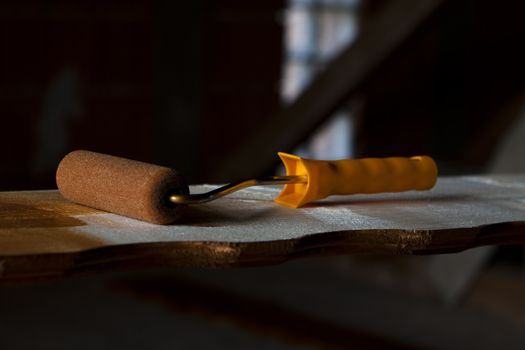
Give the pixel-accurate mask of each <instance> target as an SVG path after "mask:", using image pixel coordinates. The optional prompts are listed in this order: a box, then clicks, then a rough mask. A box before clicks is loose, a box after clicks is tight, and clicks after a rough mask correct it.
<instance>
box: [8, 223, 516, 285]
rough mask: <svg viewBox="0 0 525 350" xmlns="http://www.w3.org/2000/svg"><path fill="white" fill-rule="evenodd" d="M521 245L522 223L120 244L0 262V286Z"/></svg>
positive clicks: (15, 256) (16, 256) (17, 257)
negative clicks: (116, 274)
mask: <svg viewBox="0 0 525 350" xmlns="http://www.w3.org/2000/svg"><path fill="white" fill-rule="evenodd" d="M523 243H525V221H516V222H503V223H495V224H489V225H483V226H477V227H470V228H458V229H443V230H415V231H407V230H356V231H340V232H332V233H319V234H313V235H309V236H305V237H301V238H298V239H293V240H277V241H266V242H251V243H244V242H216V241H195V242H191V241H186V242H158V243H138V244H124V245H114V246H107V247H100V248H94V249H88V250H84V251H79V252H72V253H57V254H31V255H6V256H0V282H1V283H7V284H9V283H19V282H22V283H23V282H33V281H39V280H50V279H51V280H52V279H60V278H63V277H67V276H71V275H77V274H85V273H96V272H102V271H120V270H131V269H150V268H183V267H202V268H231V267H250V266H262V265H274V264H279V263H283V262H285V261H289V260H294V259H299V258H308V257H321V256H334V255H346V254H384V255H411V254H419V255H423V254H444V253H455V252H460V251H463V250H466V249H470V248H474V247H478V246H484V245H504V244H523Z"/></svg>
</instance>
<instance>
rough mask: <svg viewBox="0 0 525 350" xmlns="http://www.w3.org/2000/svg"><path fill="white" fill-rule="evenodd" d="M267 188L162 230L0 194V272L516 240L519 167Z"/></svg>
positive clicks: (20, 274) (523, 189)
mask: <svg viewBox="0 0 525 350" xmlns="http://www.w3.org/2000/svg"><path fill="white" fill-rule="evenodd" d="M212 187H213V186H210V185H203V186H197V187H194V188H192V191H193V192H200V191H204V190H209V189H210V188H212ZM278 191H279V188H273V187H254V188H251V189H247V190H244V191H241V192H237V193H235V194H233V195H230V196H228V197H225V198H223V199H219V200H217V201H215V202H210V203H208V204H205V205H199V206H193V207H188V208H187V209H186V212H185V215H184V218H183V220H182V221H180V222H179V223H178V224H176V225H170V226H158V225H153V224H148V223H144V222H140V221H137V220H133V219H129V218H125V217H122V216H118V215H114V214H110V213H106V212H102V211H98V210H95V209H91V208H87V207H84V206H81V205H77V204H73V203H71V202H68V201H66V200H64V199H63V198H62V197H61V196H60V194H59V193H58V192H57V191H36V192H3V193H0V276H1V278H0V279H3V280H4V281H5V280H13V279H24V278H55V277H60V276H63V275H67V274H71V273H77V272H84V271H94V270H112V269H121V268H145V267H153V266H161V267H182V266H204V267H232V266H250V265H261V264H273V263H279V262H283V261H286V260H290V259H295V258H299V257H308V256H321V255H337V254H350V253H386V254H433V253H444V252H456V251H461V250H464V249H467V248H471V247H476V246H480V245H491V244H508V243H523V242H525V230H524V229H525V175H521V176H471V177H450V178H440V179H439V181H438V184H437V186H436V187H435V188H434V189H433V190H432V191H426V192H406V193H387V194H377V195H356V196H345V197H332V198H329V199H327V200H324V201H320V202H317V203H313V204H310V205H308V206H307V207H305V208H301V209H290V208H284V207H281V206H278V205H276V204H275V203H273V201H272V199H273V198H274V197H275V196H276V195H277V193H278Z"/></svg>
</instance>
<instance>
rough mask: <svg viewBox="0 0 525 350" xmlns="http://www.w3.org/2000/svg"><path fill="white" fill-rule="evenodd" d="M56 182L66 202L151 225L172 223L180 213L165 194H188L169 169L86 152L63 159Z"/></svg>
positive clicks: (179, 177)
mask: <svg viewBox="0 0 525 350" xmlns="http://www.w3.org/2000/svg"><path fill="white" fill-rule="evenodd" d="M56 181H57V186H58V189H59V190H60V193H61V194H62V196H64V197H65V198H66V199H69V200H71V201H73V202H76V203H79V204H83V205H86V206H89V207H92V208H96V209H101V210H105V211H109V212H112V213H116V214H120V215H124V216H128V217H131V218H135V219H139V220H143V221H149V222H151V223H155V224H169V223H172V222H174V221H175V220H176V219H177V217H178V216H179V214H180V209H181V207H180V206H177V205H174V204H172V203H170V202H169V201H168V200H167V198H168V196H169V194H173V193H180V194H188V193H189V190H188V185H187V184H186V181H185V180H184V178H183V177H182V176H181V175H180V174H179V173H178V172H177V171H175V170H173V169H170V168H166V167H162V166H158V165H153V164H148V163H143V162H138V161H134V160H129V159H125V158H119V157H114V156H110V155H105V154H100V153H95V152H89V151H74V152H71V153H69V154H68V155H67V156H65V157H64V159H62V161H61V162H60V164H59V166H58V169H57V173H56Z"/></svg>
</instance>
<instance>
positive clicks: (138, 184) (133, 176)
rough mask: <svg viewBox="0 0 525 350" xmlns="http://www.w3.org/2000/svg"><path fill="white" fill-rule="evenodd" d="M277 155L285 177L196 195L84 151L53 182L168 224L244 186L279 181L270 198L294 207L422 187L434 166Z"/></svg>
mask: <svg viewBox="0 0 525 350" xmlns="http://www.w3.org/2000/svg"><path fill="white" fill-rule="evenodd" d="M278 155H279V157H280V158H281V160H282V161H283V163H284V166H285V168H286V175H284V176H269V177H264V178H258V179H249V180H243V181H238V182H234V183H231V184H228V185H225V186H222V187H219V188H217V189H215V190H212V191H210V192H206V193H200V194H190V192H189V188H188V184H187V182H186V180H185V179H184V177H183V176H182V175H181V174H180V173H179V172H177V171H176V170H173V169H170V168H167V167H163V166H158V165H154V164H148V163H143V162H139V161H135V160H130V159H125V158H120V157H115V156H111V155H106V154H101V153H96V152H90V151H84V150H78V151H73V152H71V153H69V154H68V155H66V156H65V157H64V158H63V159H62V161H61V162H60V164H59V166H58V169H57V173H56V182H57V186H58V189H59V191H60V193H61V194H62V196H63V197H64V198H66V199H68V200H70V201H73V202H76V203H79V204H82V205H86V206H89V207H93V208H96V209H100V210H104V211H108V212H112V213H115V214H120V215H124V216H127V217H131V218H134V219H139V220H143V221H148V222H150V223H154V224H170V223H173V222H175V221H176V220H177V219H178V218H179V216H180V215H181V208H182V207H183V206H186V205H194V204H201V203H205V202H209V201H211V200H215V199H217V198H220V197H222V196H225V195H227V194H230V193H232V192H235V191H238V190H240V189H243V188H246V187H249V186H256V185H278V184H283V185H284V188H283V190H282V191H281V193H280V194H279V195H278V196H277V198H276V199H275V202H276V203H278V204H281V205H284V206H287V207H292V208H299V207H302V206H304V205H305V204H307V203H310V202H313V201H316V200H320V199H323V198H326V197H328V196H331V195H350V194H358V193H362V194H370V193H381V192H401V191H409V190H428V189H431V188H432V187H433V186H434V184H435V183H436V180H437V167H436V164H435V162H434V161H433V160H432V158H430V157H428V156H416V157H410V158H404V157H389V158H363V159H346V160H334V161H324V160H312V159H305V158H301V157H298V156H295V155H292V154H287V153H282V152H279V153H278Z"/></svg>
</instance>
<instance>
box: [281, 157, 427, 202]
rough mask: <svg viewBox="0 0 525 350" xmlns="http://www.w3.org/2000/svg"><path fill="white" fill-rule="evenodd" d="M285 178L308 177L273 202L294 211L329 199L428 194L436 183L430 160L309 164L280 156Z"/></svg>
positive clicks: (414, 158)
mask: <svg viewBox="0 0 525 350" xmlns="http://www.w3.org/2000/svg"><path fill="white" fill-rule="evenodd" d="M279 156H280V157H281V159H282V161H283V163H284V165H285V167H286V173H287V175H307V177H308V182H307V183H306V184H290V185H286V186H285V187H284V189H283V191H282V192H281V194H280V195H279V196H278V197H277V198H276V199H275V201H276V202H277V203H279V204H282V205H285V206H289V207H293V208H297V207H300V206H302V205H304V204H306V203H309V202H312V201H315V200H318V199H322V198H325V197H328V196H330V195H347V194H357V193H380V192H401V191H409V190H428V189H431V188H432V187H434V184H435V183H436V180H437V166H436V163H435V162H434V161H433V160H432V158H430V157H427V156H416V157H411V158H402V157H391V158H363V159H348V160H336V161H323V160H311V159H304V158H300V157H297V156H294V155H291V154H286V153H279Z"/></svg>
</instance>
